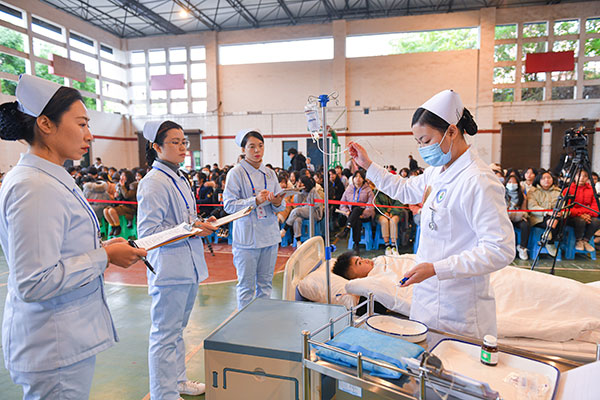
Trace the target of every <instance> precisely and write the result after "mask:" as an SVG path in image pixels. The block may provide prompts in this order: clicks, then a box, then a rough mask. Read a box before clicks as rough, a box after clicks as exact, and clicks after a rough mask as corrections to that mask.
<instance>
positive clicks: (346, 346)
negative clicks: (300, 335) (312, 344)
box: [317, 326, 425, 379]
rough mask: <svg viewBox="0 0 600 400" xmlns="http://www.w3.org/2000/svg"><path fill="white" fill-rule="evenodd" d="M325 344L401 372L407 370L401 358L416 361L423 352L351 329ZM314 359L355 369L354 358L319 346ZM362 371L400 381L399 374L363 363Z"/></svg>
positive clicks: (408, 345)
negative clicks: (318, 358) (360, 355)
mask: <svg viewBox="0 0 600 400" xmlns="http://www.w3.org/2000/svg"><path fill="white" fill-rule="evenodd" d="M326 343H327V344H328V345H331V346H333V347H337V348H339V349H342V350H346V351H350V352H352V353H358V352H360V353H362V355H363V356H365V357H369V358H372V359H374V360H378V361H385V362H387V363H390V364H392V365H395V366H397V367H399V368H402V369H406V365H405V364H404V363H403V362H402V361H401V357H408V358H416V357H418V356H419V355H421V353H422V352H423V351H425V349H423V348H422V347H421V346H419V345H418V344H414V343H411V342H407V341H406V340H402V339H398V338H393V337H390V336H386V335H383V334H381V333H377V332H372V331H367V330H365V329H359V328H354V327H351V326H349V327H347V328H346V329H344V330H343V331H342V332H340V333H338V334H337V336H336V337H334V338H333V339H332V340H330V341H328V342H326ZM317 356H319V357H320V358H322V359H323V360H325V361H329V362H331V363H334V364H338V365H343V366H345V367H354V368H356V364H357V362H356V358H354V357H350V356H347V355H345V354H341V353H337V352H334V351H332V350H328V349H324V348H322V347H321V348H319V349H318V350H317ZM363 370H364V371H367V372H369V373H370V374H371V375H373V376H378V377H381V378H386V379H399V378H400V377H401V376H402V374H401V373H399V372H396V371H392V370H390V369H388V368H384V367H380V366H377V365H373V364H371V363H368V362H364V361H363Z"/></svg>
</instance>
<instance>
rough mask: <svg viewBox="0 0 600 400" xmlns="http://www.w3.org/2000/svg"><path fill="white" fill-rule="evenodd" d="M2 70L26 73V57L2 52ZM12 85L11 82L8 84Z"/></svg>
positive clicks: (0, 66) (0, 58) (14, 73)
mask: <svg viewBox="0 0 600 400" xmlns="http://www.w3.org/2000/svg"><path fill="white" fill-rule="evenodd" d="M0 71H2V72H6V73H9V74H13V75H17V76H18V75H20V74H24V73H25V71H26V67H25V59H24V58H21V57H17V56H13V55H10V54H5V53H0ZM8 85H9V86H10V84H8Z"/></svg>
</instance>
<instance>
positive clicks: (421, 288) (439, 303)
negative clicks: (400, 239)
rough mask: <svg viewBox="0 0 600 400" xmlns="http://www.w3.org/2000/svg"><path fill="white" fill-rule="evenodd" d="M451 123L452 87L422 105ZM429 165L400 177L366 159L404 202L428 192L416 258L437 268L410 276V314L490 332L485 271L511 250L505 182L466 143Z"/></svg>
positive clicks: (455, 328) (454, 118) (457, 108)
mask: <svg viewBox="0 0 600 400" xmlns="http://www.w3.org/2000/svg"><path fill="white" fill-rule="evenodd" d="M421 107H422V108H425V109H427V110H429V111H431V112H432V113H434V114H436V115H437V116H439V117H441V118H443V119H444V120H445V121H446V122H448V123H449V124H454V125H456V124H457V123H458V121H459V120H460V118H461V116H462V115H463V110H464V107H463V104H462V101H461V100H460V97H459V96H458V94H456V93H455V92H452V91H450V90H447V91H444V92H441V93H439V94H438V95H436V96H434V97H433V98H432V99H430V100H428V101H427V102H426V103H425V104H423V105H422V106H421ZM443 168H444V167H443V166H440V167H432V166H430V167H428V168H426V169H425V172H424V174H422V175H419V176H416V177H411V178H410V179H404V178H401V177H399V176H397V175H392V174H390V173H388V172H387V171H386V170H385V169H384V168H382V167H381V166H379V165H377V164H375V163H372V164H371V166H370V167H369V169H368V170H367V179H369V180H371V181H372V182H373V183H374V184H375V186H377V187H378V188H379V189H380V190H381V191H382V192H384V193H386V194H388V195H389V196H390V197H392V198H394V199H397V200H399V201H401V202H402V203H406V204H417V203H420V202H421V201H423V196H424V194H425V195H426V197H427V198H426V199H425V201H424V204H423V209H422V211H421V235H420V237H419V250H418V251H417V257H416V262H417V264H419V263H423V262H429V263H433V266H434V269H435V273H436V274H435V275H434V276H433V277H431V278H429V279H426V280H424V281H423V282H421V283H418V284H416V286H415V288H414V290H413V300H412V306H411V310H410V318H411V319H415V320H418V321H421V322H423V323H425V324H426V325H427V326H429V327H431V328H435V329H440V330H443V331H448V332H453V333H458V334H461V335H467V336H471V337H475V338H483V336H484V335H487V334H492V335H494V336H495V335H496V332H497V329H496V303H495V300H494V293H493V290H492V288H491V287H490V279H489V274H490V273H491V272H494V271H496V270H499V269H501V268H503V267H505V266H506V265H508V264H509V263H511V262H512V260H513V259H514V257H515V239H514V232H513V227H512V224H511V222H510V220H509V218H508V214H507V212H506V204H505V201H504V187H503V186H502V184H501V183H500V182H499V181H498V179H497V178H496V176H495V175H494V173H493V172H492V170H491V169H490V168H489V167H488V166H487V164H485V163H484V162H483V161H482V160H481V158H479V156H478V155H477V152H476V151H475V150H474V149H473V148H472V147H471V148H469V149H468V150H467V151H466V152H465V153H463V154H462V155H461V156H460V157H459V158H458V159H457V160H455V161H454V162H453V163H452V164H451V165H450V167H449V168H447V169H446V170H443Z"/></svg>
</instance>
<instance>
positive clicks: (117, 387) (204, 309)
mask: <svg viewBox="0 0 600 400" xmlns="http://www.w3.org/2000/svg"><path fill="white" fill-rule="evenodd" d="M338 245H339V246H338V250H337V251H336V252H335V253H334V256H335V255H337V254H340V253H341V252H343V251H346V243H345V242H341V243H338ZM403 250H404V251H403V252H407V251H408V250H409V249H408V248H407V249H403ZM382 252H383V250H379V251H369V252H362V253H361V256H363V257H373V256H376V255H380V254H382ZM514 265H520V266H524V267H526V266H527V265H528V263H527V262H524V261H520V260H517V261H516V262H515V263H514ZM599 265H600V264H599V263H598V262H596V261H591V260H590V259H589V257H583V256H577V258H576V259H575V260H573V261H562V262H560V263H558V264H557V271H556V274H557V275H559V276H565V277H569V278H572V279H576V280H578V281H581V282H591V281H597V280H600V268H599ZM550 266H551V260H549V259H546V258H544V259H543V260H542V261H541V263H540V266H539V267H538V270H539V271H547V270H549V267H550ZM7 278H8V266H7V264H6V261H5V259H4V255H3V254H2V253H1V252H0V299H1V300H0V301H1V302H2V303H3V299H4V298H5V296H6V282H7ZM282 282H283V274H282V273H279V274H276V275H275V278H274V283H273V287H274V290H273V297H275V298H281V292H282ZM106 291H107V297H108V302H109V306H110V309H111V312H112V315H113V318H114V321H115V324H116V325H117V330H118V333H119V337H120V339H121V341H120V342H119V343H118V344H117V345H116V346H114V347H113V348H111V349H109V350H108V351H105V352H103V353H100V354H99V355H98V357H97V363H96V372H95V375H94V381H93V386H92V391H91V396H90V398H91V399H97V400H100V399H102V400H105V399H119V400H121V399H122V400H128V399H131V400H142V399H148V398H149V396H148V363H147V349H148V331H149V327H150V313H149V309H150V298H149V296H148V295H147V289H146V288H144V287H131V286H120V285H115V284H107V285H106ZM234 309H235V283H233V282H229V283H218V284H210V285H201V286H200V287H199V289H198V297H197V299H196V305H195V307H194V311H193V312H192V315H191V318H190V323H189V325H188V327H187V329H186V330H185V332H184V337H185V342H186V351H187V353H188V356H187V358H188V362H187V370H188V377H189V378H190V379H195V380H200V381H204V352H203V349H202V343H203V340H204V338H205V337H206V336H208V334H209V333H210V332H212V331H213V330H214V329H215V328H216V327H217V326H218V325H219V324H221V323H222V322H223V321H224V320H225V319H226V318H227V317H228V316H229V315H230V314H231V313H232V312H233V311H234ZM3 310H4V307H3V305H2V306H0V318H1V316H2V313H3ZM0 393H1V395H0V398H1V399H3V400H12V399H15V400H16V399H20V398H21V397H22V391H21V387H20V386H17V385H14V384H13V383H12V382H11V380H10V377H9V375H8V371H6V369H4V368H3V367H0ZM184 398H187V399H196V398H197V399H203V398H204V396H201V397H189V396H184Z"/></svg>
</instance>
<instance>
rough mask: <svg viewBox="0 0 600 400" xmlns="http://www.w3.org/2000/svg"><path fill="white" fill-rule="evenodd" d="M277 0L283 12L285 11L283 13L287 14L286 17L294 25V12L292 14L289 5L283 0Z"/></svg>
mask: <svg viewBox="0 0 600 400" xmlns="http://www.w3.org/2000/svg"><path fill="white" fill-rule="evenodd" d="M277 1H278V2H279V5H280V6H281V9H282V10H283V12H285V15H287V16H288V18H289V19H290V21H291V22H292V24H293V25H296V17H294V14H292V12H291V11H290V9H289V7H288V6H287V4H285V0H277Z"/></svg>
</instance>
